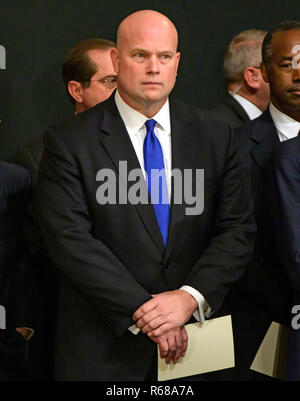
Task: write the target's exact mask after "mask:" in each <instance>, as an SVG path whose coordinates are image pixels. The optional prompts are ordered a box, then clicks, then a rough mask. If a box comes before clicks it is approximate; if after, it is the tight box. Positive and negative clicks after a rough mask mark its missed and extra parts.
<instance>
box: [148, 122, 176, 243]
mask: <svg viewBox="0 0 300 401" xmlns="http://www.w3.org/2000/svg"><path fill="white" fill-rule="evenodd" d="M155 124H156V121H155V120H153V119H152V120H147V121H146V122H145V125H146V128H147V135H146V138H145V140H144V164H145V171H146V173H147V176H148V190H149V194H150V197H151V202H152V204H153V207H154V211H155V215H156V219H157V221H158V224H159V228H160V232H161V235H162V237H163V241H164V244H165V246H166V243H167V238H168V228H169V214H170V208H169V198H168V188H167V180H166V175H165V170H164V168H165V167H164V158H163V152H162V148H161V145H160V142H159V140H158V139H157V137H156V135H155V133H154V126H155ZM161 170H163V171H161ZM159 171H160V174H159V176H158V172H159Z"/></svg>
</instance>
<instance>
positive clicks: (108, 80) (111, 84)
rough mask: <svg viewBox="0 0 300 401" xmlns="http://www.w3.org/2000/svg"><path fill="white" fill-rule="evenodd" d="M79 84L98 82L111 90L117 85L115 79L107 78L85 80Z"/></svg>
mask: <svg viewBox="0 0 300 401" xmlns="http://www.w3.org/2000/svg"><path fill="white" fill-rule="evenodd" d="M81 82H98V83H99V84H102V85H104V86H105V87H106V88H108V89H112V88H114V87H115V86H116V84H117V77H107V78H102V79H86V80H84V81H81Z"/></svg>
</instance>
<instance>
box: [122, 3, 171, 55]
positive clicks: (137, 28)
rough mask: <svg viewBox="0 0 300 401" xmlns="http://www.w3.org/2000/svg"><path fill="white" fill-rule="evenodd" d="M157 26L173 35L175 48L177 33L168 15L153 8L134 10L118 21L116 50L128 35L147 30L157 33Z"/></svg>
mask: <svg viewBox="0 0 300 401" xmlns="http://www.w3.org/2000/svg"><path fill="white" fill-rule="evenodd" d="M157 27H159V31H160V30H161V29H163V28H165V30H168V31H169V32H170V33H171V34H172V35H174V43H175V46H176V50H177V46H178V34H177V29H176V27H175V25H174V24H173V22H172V21H171V20H170V19H169V18H168V17H166V16H165V15H163V14H161V13H159V12H158V11H154V10H141V11H136V12H135V13H133V14H130V15H129V16H128V17H126V18H125V19H124V20H123V21H122V22H121V23H120V25H119V28H118V31H117V48H118V50H119V51H120V49H121V47H122V43H123V41H124V40H128V36H129V37H130V36H131V35H139V34H142V33H143V32H145V31H149V30H152V31H153V33H155V31H156V32H157V33H159V31H158V30H157Z"/></svg>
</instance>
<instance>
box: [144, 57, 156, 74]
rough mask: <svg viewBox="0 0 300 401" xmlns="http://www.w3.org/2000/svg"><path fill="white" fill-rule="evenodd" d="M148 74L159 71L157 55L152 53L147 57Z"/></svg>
mask: <svg viewBox="0 0 300 401" xmlns="http://www.w3.org/2000/svg"><path fill="white" fill-rule="evenodd" d="M147 73H148V74H158V73H159V60H158V58H157V56H155V55H153V56H151V57H149V59H148V64H147Z"/></svg>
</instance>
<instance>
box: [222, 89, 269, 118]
mask: <svg viewBox="0 0 300 401" xmlns="http://www.w3.org/2000/svg"><path fill="white" fill-rule="evenodd" d="M229 93H230V94H231V96H232V97H234V98H235V100H236V101H237V102H239V104H240V105H241V106H242V108H243V109H244V110H245V112H246V113H247V114H248V116H249V118H250V120H254V119H255V118H257V117H259V116H260V115H261V114H262V111H261V110H260V109H259V108H258V107H257V106H255V104H253V103H251V102H250V101H249V100H247V99H245V98H244V97H243V96H240V95H238V94H237V93H234V92H232V91H229Z"/></svg>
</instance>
